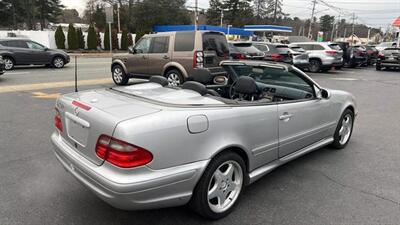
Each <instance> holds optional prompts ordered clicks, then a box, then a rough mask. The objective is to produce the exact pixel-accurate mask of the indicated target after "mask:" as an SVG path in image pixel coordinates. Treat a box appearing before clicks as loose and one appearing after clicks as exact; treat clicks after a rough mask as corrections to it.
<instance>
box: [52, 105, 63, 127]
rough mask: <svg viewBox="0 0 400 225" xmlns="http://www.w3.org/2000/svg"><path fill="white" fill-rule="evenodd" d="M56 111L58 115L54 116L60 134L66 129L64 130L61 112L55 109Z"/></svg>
mask: <svg viewBox="0 0 400 225" xmlns="http://www.w3.org/2000/svg"><path fill="white" fill-rule="evenodd" d="M55 110H56V115H55V116H54V126H55V127H56V128H57V129H58V130H59V131H60V132H63V131H64V129H63V125H62V122H61V114H60V111H59V110H58V109H57V108H55Z"/></svg>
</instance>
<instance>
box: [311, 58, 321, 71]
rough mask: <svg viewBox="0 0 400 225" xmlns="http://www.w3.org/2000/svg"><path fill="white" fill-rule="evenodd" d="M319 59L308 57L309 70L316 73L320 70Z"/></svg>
mask: <svg viewBox="0 0 400 225" xmlns="http://www.w3.org/2000/svg"><path fill="white" fill-rule="evenodd" d="M321 66H322V64H321V61H319V60H318V59H310V72H312V73H318V72H319V71H320V70H321Z"/></svg>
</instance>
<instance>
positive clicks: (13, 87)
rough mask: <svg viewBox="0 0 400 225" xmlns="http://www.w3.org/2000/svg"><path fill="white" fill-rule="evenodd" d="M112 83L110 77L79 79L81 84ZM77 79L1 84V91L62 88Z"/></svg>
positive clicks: (69, 85)
mask: <svg viewBox="0 0 400 225" xmlns="http://www.w3.org/2000/svg"><path fill="white" fill-rule="evenodd" d="M109 83H112V80H111V79H110V78H103V79H91V80H79V81H78V87H79V86H85V85H98V84H109ZM74 85H75V81H60V82H50V83H39V84H22V85H9V86H3V87H2V86H0V93H8V92H18V91H34V90H41V89H51V88H61V87H73V86H74Z"/></svg>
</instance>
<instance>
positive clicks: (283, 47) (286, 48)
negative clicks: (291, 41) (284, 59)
mask: <svg viewBox="0 0 400 225" xmlns="http://www.w3.org/2000/svg"><path fill="white" fill-rule="evenodd" d="M275 48H276V51H277V52H278V53H279V54H287V53H288V52H290V49H289V46H287V45H277V46H275Z"/></svg>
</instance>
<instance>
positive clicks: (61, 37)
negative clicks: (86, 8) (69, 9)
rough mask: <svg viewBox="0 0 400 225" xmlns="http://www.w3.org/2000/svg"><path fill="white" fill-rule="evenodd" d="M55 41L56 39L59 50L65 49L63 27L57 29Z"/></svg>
mask: <svg viewBox="0 0 400 225" xmlns="http://www.w3.org/2000/svg"><path fill="white" fill-rule="evenodd" d="M54 39H56V45H57V48H58V49H65V35H64V31H63V29H62V27H61V26H58V27H57V30H56V32H55V34H54Z"/></svg>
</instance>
